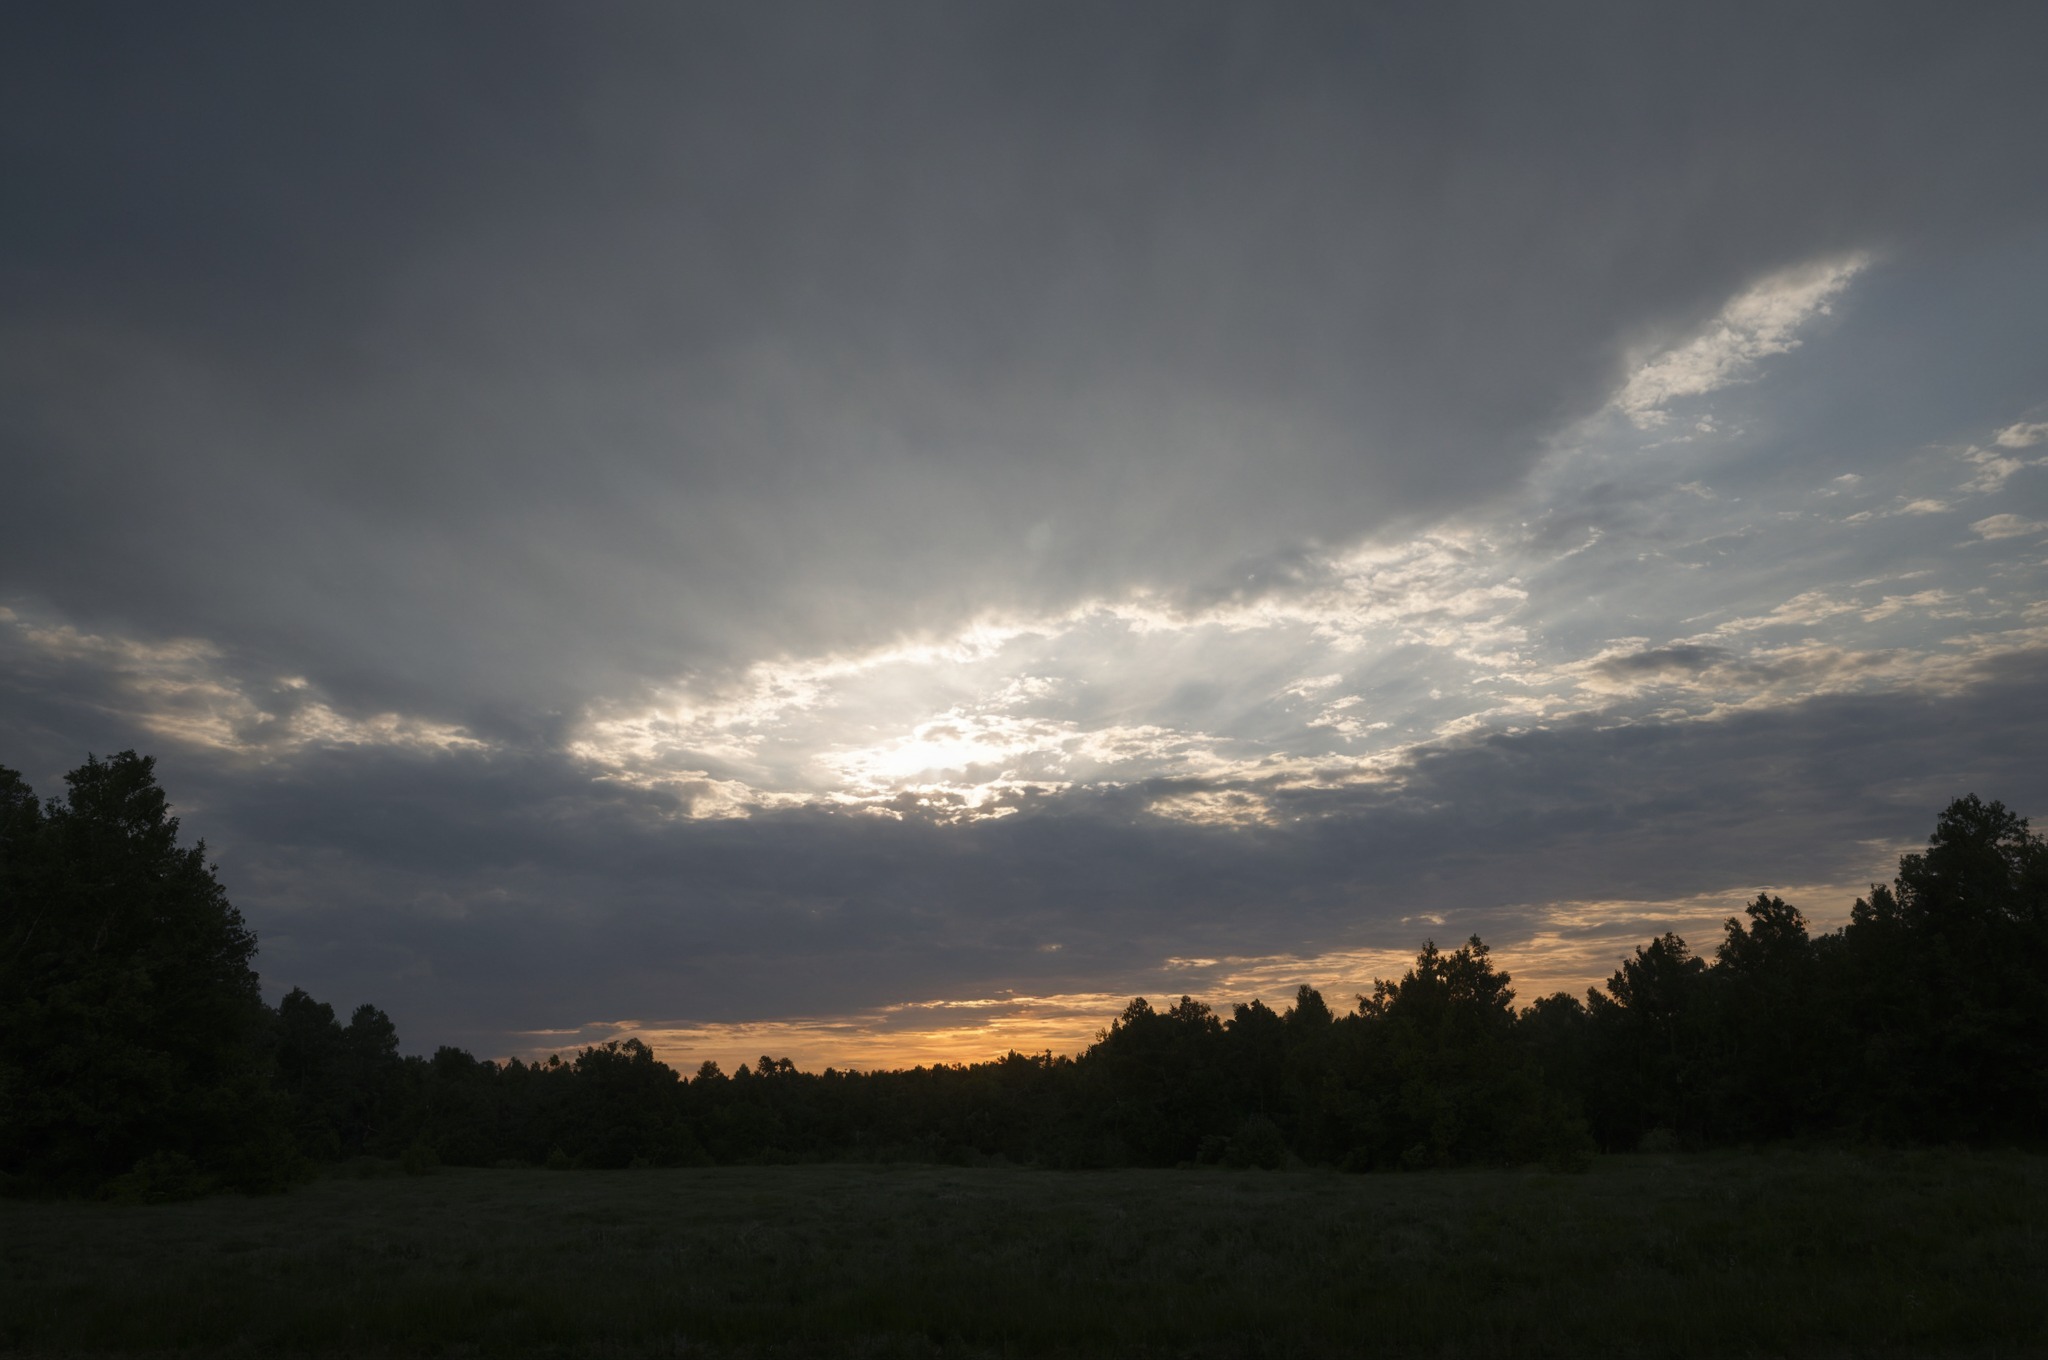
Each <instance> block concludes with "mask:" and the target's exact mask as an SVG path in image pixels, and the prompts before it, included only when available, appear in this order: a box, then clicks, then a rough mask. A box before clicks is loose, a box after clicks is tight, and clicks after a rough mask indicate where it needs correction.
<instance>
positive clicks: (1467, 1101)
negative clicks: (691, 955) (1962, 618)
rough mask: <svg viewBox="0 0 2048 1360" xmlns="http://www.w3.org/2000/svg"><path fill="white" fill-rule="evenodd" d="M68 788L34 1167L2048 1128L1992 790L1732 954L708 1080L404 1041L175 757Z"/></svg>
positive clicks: (106, 1178)
mask: <svg viewBox="0 0 2048 1360" xmlns="http://www.w3.org/2000/svg"><path fill="white" fill-rule="evenodd" d="M66 782H67V784H68V786H69V794H68V797H67V798H66V799H64V800H61V801H58V800H52V801H49V802H47V803H45V802H43V801H42V800H39V799H38V798H37V797H35V796H34V794H33V793H32V791H31V790H30V789H29V788H28V786H27V785H26V784H25V783H24V782H23V781H22V779H21V777H20V776H19V775H18V774H16V773H15V772H14V771H11V770H7V769H4V768H0V1177H4V1186H5V1188H6V1189H7V1190H8V1191H9V1192H10V1193H67V1192H69V1193H101V1194H109V1195H114V1196H119V1197H130V1198H144V1199H154V1198H170V1197H177V1196H182V1195H187V1194H193V1193H199V1192H202V1191H204V1190H207V1189H211V1188H236V1189H242V1190H249V1191H260V1190H275V1189H283V1188H285V1187H287V1186H289V1185H290V1184H291V1183H292V1182H294V1181H295V1180H298V1179H301V1178H303V1177H305V1176H308V1175H311V1174H313V1173H314V1172H315V1171H316V1170H317V1169H318V1168H319V1167H320V1166H321V1165H323V1164H337V1163H339V1164H350V1163H353V1164H355V1165H358V1166H369V1165H372V1163H370V1162H368V1161H365V1160H364V1159H382V1160H383V1161H384V1162H385V1163H395V1164H397V1165H401V1166H403V1167H404V1168H405V1169H407V1170H411V1171H423V1170H427V1169H429V1168H431V1167H433V1166H435V1165H438V1164H442V1163H448V1164H459V1165H471V1166H492V1165H499V1164H507V1163H511V1164H519V1165H545V1166H550V1167H570V1166H575V1167H600V1168H624V1167H634V1166H676V1165H703V1164H712V1163H732V1162H754V1163H762V1162H769V1163H772V1162H785V1161H811V1160H849V1159H861V1160H930V1161H950V1162H966V1163H972V1162H981V1161H994V1160H1007V1161H1010V1162H1015V1163H1026V1164H1036V1165H1044V1166H1050V1167H1062V1168H1088V1167H1109V1166H1130V1165H1142V1166H1176V1165H1182V1164H1202V1163H1220V1164H1224V1165H1229V1166H1263V1167H1272V1166H1279V1165H1283V1164H1293V1163H1296V1162H1302V1163H1310V1164H1319V1165H1330V1166H1337V1167H1341V1168H1344V1169H1346V1170H1354V1171H1377V1170H1383V1169H1411V1168H1424V1167H1440V1166H1458V1165H1468V1164H1474V1163H1493V1164H1510V1165H1513V1164H1524V1163H1538V1162H1540V1163H1544V1164H1548V1165H1551V1166H1555V1167H1560V1168H1572V1167H1576V1166H1582V1165H1584V1164H1585V1162H1586V1161H1587V1159H1588V1158H1589V1157H1590V1156H1591V1155H1592V1154H1593V1153H1594V1152H1596V1151H1625V1150H1631V1149H1636V1148H1641V1147H1646V1146H1647V1147H1658V1146H1662V1147H1681V1148H1693V1147H1702V1148H1703V1147H1712V1146H1720V1145H1731V1144H1754V1143H1761V1142H1767V1141H1772V1140H1784V1139H1815V1138H1820V1139H1845V1140H1876V1141H1886V1142H1937V1143H1949V1142H1971V1143H1999V1144H2022V1145H2037V1144H2039V1143H2041V1142H2042V1141H2043V1140H2044V1134H2048V845H2044V842H2043V840H2042V838H2041V837H2040V836H2039V835H2037V834H2034V833H2033V832H2031V831H2030V830H2029V828H2028V825H2027V822H2026V820H2025V819H2024V818H2021V817H2018V816H2016V815H2014V814H2013V813H2011V812H2009V811H2008V810H2007V809H2006V808H2005V807H2004V806H2003V805H2002V804H1999V803H1996V802H1993V803H1985V802H1982V801H1980V800H1979V799H1977V798H1976V797H1974V796H1972V797H1966V798H1962V799H1959V800H1957V801H1956V802H1954V803H1952V804H1950V805H1949V807H1948V808H1947V809H1946V810H1944V811H1943V812H1942V813H1941V814H1940V816H1939V818H1938V820H1937V822H1936V825H1935V829H1934V834H1933V836H1932V837H1931V839H1930V840H1929V843H1928V847H1927V849H1926V850H1925V851H1924V852H1921V853H1917V854H1909V855H1906V856H1905V857H1903V858H1902V859H1901V860H1900V861H1899V866H1898V873H1897V876H1896V878H1895V879H1894V880H1893V882H1892V883H1891V885H1890V886H1877V887H1873V888H1872V889H1871V891H1870V894H1869V896H1868V897H1866V898H1863V899H1860V900H1858V901H1857V902H1856V904H1855V907H1854V910H1853V912H1852V914H1851V917H1850V920H1849V922H1848V924H1847V925H1845V926H1844V927H1843V928H1842V929H1840V930H1838V931H1834V932H1832V933H1826V934H1819V935H1816V934H1814V933H1812V932H1811V931H1810V930H1809V929H1808V927H1807V924H1806V921H1805V919H1804V917H1803V916H1802V915H1801V913H1800V912H1799V910H1798V909H1797V908H1796V907H1794V906H1791V905H1789V904H1787V903H1785V902H1783V901H1781V900H1779V899H1778V898H1776V897H1772V896H1769V895H1762V894H1760V895H1759V896H1758V897H1757V899H1756V900H1755V901H1754V902H1752V903H1750V904H1749V906H1748V907H1747V909H1746V911H1745V913H1744V916H1745V919H1731V920H1729V921H1728V922H1727V923H1726V925H1725V927H1724V930H1723V934H1722V938H1721V939H1720V940H1719V941H1718V942H1717V943H1716V945H1715V947H1714V950H1713V954H1712V956H1711V957H1703V956H1701V955H1699V954H1696V953H1695V952H1694V951H1693V949H1692V948H1691V947H1689V946H1688V945H1687V943H1686V942H1685V941H1684V940H1682V939H1680V938H1679V937H1678V936H1676V935H1673V934H1666V935H1663V936H1660V937H1659V938H1657V939H1653V940H1650V941H1648V942H1647V943H1645V944H1644V945H1642V946H1641V947H1640V948H1638V949H1636V950H1635V952H1634V955H1633V957H1631V958H1629V959H1627V960H1626V961H1625V962H1623V963H1622V965H1621V967H1620V969H1619V970H1618V971H1617V972H1616V973H1615V974H1614V975H1613V977H1611V978H1610V979H1609V980H1608V982H1607V984H1606V986H1605V987H1604V988H1598V987H1596V988H1593V989H1590V990H1589V991H1588V992H1587V994H1586V996H1585V997H1584V998H1583V999H1581V998H1578V997H1574V996H1571V995H1569V994H1566V993H1558V994H1555V995H1552V996H1546V997H1541V998H1538V999H1536V1000H1535V1001H1534V1002H1533V1003H1532V1004H1529V1005H1527V1006H1525V1007H1522V1008H1520V1009H1518V1008H1517V1006H1516V996H1515V992H1514V989H1513V988H1512V986H1511V985H1510V979H1509V976H1508V975H1507V974H1506V973H1505V972H1503V971H1501V970H1500V969H1499V968H1498V967H1497V966H1496V965H1495V963H1494V960H1493V959H1492V957H1491V955H1490V954H1489V952H1488V950H1487V947H1486V945H1485V944H1484V943H1482V942H1481V941H1480V940H1479V939H1478V938H1477V937H1474V938H1472V939H1470V940H1468V941H1466V942H1465V943H1464V944H1462V945H1459V946H1458V947H1457V948H1455V949H1451V950H1444V949H1440V948H1438V947H1437V946H1436V945H1435V944H1434V943H1430V944H1427V945H1425V946H1424V947H1423V949H1422V951H1421V953H1420V954H1419V955H1418V956H1417V957H1416V960H1415V964H1414V966H1413V967H1412V968H1410V969H1409V970H1408V971H1407V972H1406V973H1405V974H1404V975H1403V976H1402V977H1401V978H1399V979H1398V980H1393V981H1382V982H1379V983H1377V984H1376V985H1375V987H1374V989H1373V992H1372V994H1371V995H1369V996H1361V997H1358V998H1356V1001H1355V1004H1353V1005H1352V1006H1350V1007H1349V1008H1347V1009H1345V1010H1343V1011H1341V1012H1340V1011H1338V1010H1335V1009H1333V1008H1332V1007H1331V1006H1330V1005H1329V1003H1328V1002H1327V1001H1326V1000H1325V999H1324V997H1323V996H1322V995H1320V994H1319V993H1318V992H1317V991H1315V990H1314V989H1313V988H1310V987H1306V986H1304V987H1302V988H1301V989H1300V990H1299V991H1298V992H1297V993H1296V994H1295V996H1294V998H1293V1000H1292V1004H1290V1005H1288V1006H1287V1007H1286V1009H1284V1010H1277V1011H1276V1010H1274V1009H1272V1008H1271V1007H1269V1006H1267V1005H1265V1004H1264V1003H1263V1002H1260V1001H1256V1000H1255V1001H1250V1002H1244V1003H1240V1004H1237V1005H1234V1006H1233V1007H1231V1009H1230V1012H1229V1013H1228V1014H1227V1015H1226V1014H1222V1013H1219V1012H1218V1011H1216V1010H1213V1009H1212V1008H1211V1007H1209V1006H1208V1005H1205V1004H1204V1003H1202V1002H1199V1001H1196V1000H1193V999H1190V998H1187V997H1183V998H1181V999H1180V1001H1179V1002H1178V1003H1176V1004H1174V1005H1172V1006H1170V1007H1168V1008H1166V1009H1163V1010H1159V1009H1154V1008H1153V1007H1152V1006H1150V1005H1149V1004H1147V1003H1146V1002H1145V1001H1144V1000H1142V999H1140V1000H1135V1001H1132V1002H1131V1003H1130V1004H1129V1005H1128V1006H1127V1007H1125V1008H1124V1010H1123V1012H1122V1013H1121V1014H1120V1015H1117V1016H1116V1017H1114V1018H1113V1019H1111V1020H1110V1021H1109V1023H1108V1025H1107V1027H1106V1028H1105V1029H1104V1030H1103V1031H1102V1032H1101V1033H1100V1035H1099V1036H1098V1038H1097V1041H1096V1042H1095V1043H1094V1044H1093V1045H1092V1046H1091V1047H1089V1048H1088V1049H1087V1050H1086V1051H1085V1052H1083V1053H1081V1054H1080V1055H1078V1056H1075V1057H1067V1056H1061V1055H1054V1054H1038V1055H1027V1054H1019V1053H1011V1054H1009V1055H1007V1056H1006V1057H1003V1058H1000V1059H997V1060H994V1061H990V1062H984V1063H975V1064H969V1065H966V1066H939V1067H930V1068H916V1069H912V1070H909V1071H887V1072H841V1071H834V1070H831V1069H827V1070H826V1071H824V1072H822V1073H807V1072H800V1071H797V1070H796V1069H795V1067H794V1065H793V1064H792V1063H790V1062H789V1061H788V1060H787V1059H775V1058H772V1057H765V1056H764V1057H762V1058H761V1059H760V1060H759V1062H758V1063H753V1064H744V1065H742V1066H741V1067H739V1069H738V1070H736V1071H734V1072H731V1073H725V1072H721V1071H720V1070H719V1069H718V1067H717V1065H716V1064H712V1063H706V1064H704V1065H703V1066H702V1067H701V1068H699V1069H698V1070H697V1071H696V1072H694V1073H693V1074H690V1075H688V1076H687V1077H686V1076H684V1075H682V1074H680V1073H678V1072H676V1071H675V1070H673V1069H671V1068H670V1067H668V1066H667V1065H665V1064H663V1063H662V1062H660V1061H658V1060H657V1058H656V1056H655V1054H654V1053H653V1052H652V1051H651V1050H649V1049H648V1048H646V1047H645V1046H644V1045H642V1044H640V1043H639V1042H637V1041H634V1040H626V1041H624V1042H622V1043H610V1044H605V1045H603V1046H601V1047H594V1048H587V1049H585V1050H584V1051H583V1052H581V1053H580V1054H578V1055H577V1056H576V1057H574V1058H573V1059H571V1060H567V1061H564V1060H562V1059H561V1058H559V1057H556V1058H550V1059H548V1060H547V1061H546V1062H544V1063H526V1062H522V1061H520V1060H518V1059H516V1058H515V1059H512V1060H510V1061H506V1062H492V1061H486V1060H480V1059H478V1058H475V1057H473V1056H471V1055H470V1054H468V1053H466V1052H463V1051H461V1050H459V1049H455V1048H442V1049H440V1050H438V1051H437V1052H436V1053H435V1054H434V1055H433V1057H431V1058H420V1057H407V1056H401V1054H400V1053H399V1040H398V1035H397V1032H396V1031H395V1029H394V1028H393V1026H392V1023H391V1021H390V1020H389V1018H387V1017H386V1016H385V1015H384V1014H383V1013H382V1012H381V1011H379V1010H377V1009H376V1008H375V1007H374V1006H368V1005H365V1006H361V1007H359V1008H357V1009H356V1011H355V1012H354V1013H353V1014H352V1015H351V1016H350V1017H349V1018H348V1021H347V1022H346V1023H343V1022H342V1021H341V1019H340V1018H339V1017H338V1016H337V1015H336V1014H335V1012H334V1010H333V1008H332V1007H331V1006H329V1005H327V1004H326V1003H323V1002H320V1001H317V1000H315V999H314V998H313V997H311V996H308V995H307V994H306V993H305V992H303V991H296V990H295V991H293V992H291V993H290V994H289V995H287V996H285V997H284V998H283V1000H282V1001H281V1002H280V1003H279V1004H278V1005H277V1006H276V1007H275V1008H272V1007H270V1006H268V1005H266V1004H265V1003H264V1001H263V999H262V995H261V992H260V990H259V987H258V982H257V977H256V974H255V972H254V970H253V968H252V966H251V960H252V959H253V957H254V954H255V949H256V939H255V936H254V935H253V934H252V933H251V932H250V931H249V930H248V929H247V928H246V926H245V925H244V923H243V921H242V918H241V916H240V914H239V913H238V912H237V911H236V910H235V908H234V907H233V906H232V905H231V904H230V902H229V901H228V898H227V895H226V893H225V891H224V890H223V889H222V887H221V885H220V883H219V882H218V881H217V879H216V877H215V875H214V871H213V869H212V867H211V866H209V865H208V864H207V862H206V857H205V846H204V845H203V844H200V845H195V846H190V847H186V846H181V845H180V844H179V843H178V822H177V819H176V818H173V817H171V816H170V815H169V814H168V810H167V804H166V799H165V795H164V793H163V791H162V790H161V789H160V788H159V787H158V786H157V784H156V781H155V775H154V766H153V762H152V761H151V760H150V759H148V758H145V757H140V756H137V755H136V754H134V753H133V752H124V753H122V754H120V755H117V756H114V757H111V758H109V759H107V760H104V761H102V760H96V759H93V760H88V761H87V762H86V763H85V765H83V766H81V767H80V768H79V769H77V770H75V771H73V772H72V773H71V774H70V775H69V776H67V780H66Z"/></svg>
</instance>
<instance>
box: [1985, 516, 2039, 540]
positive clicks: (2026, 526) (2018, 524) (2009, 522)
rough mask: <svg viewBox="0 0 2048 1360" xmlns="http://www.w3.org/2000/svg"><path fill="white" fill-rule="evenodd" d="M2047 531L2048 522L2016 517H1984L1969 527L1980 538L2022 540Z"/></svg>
mask: <svg viewBox="0 0 2048 1360" xmlns="http://www.w3.org/2000/svg"><path fill="white" fill-rule="evenodd" d="M2043 529H2048V521H2042V520H2034V519H2022V518H2020V517H2019V516H2018V515H1986V516H1985V517H1984V518H1983V519H1980V520H1978V521H1977V522H1976V523H1975V524H1972V525H1971V526H1970V530H1971V532H1973V533H1975V534H1976V535H1977V536H1978V537H1980V538H1990V539H1998V538H2023V537H2025V536H2026V535H2028V534H2038V533H2040V532H2041V531H2042V530H2043Z"/></svg>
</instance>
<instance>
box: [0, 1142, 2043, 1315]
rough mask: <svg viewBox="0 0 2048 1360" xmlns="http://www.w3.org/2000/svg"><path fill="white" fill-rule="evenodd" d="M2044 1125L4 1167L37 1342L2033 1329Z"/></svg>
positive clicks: (12, 1271)
mask: <svg viewBox="0 0 2048 1360" xmlns="http://www.w3.org/2000/svg"><path fill="white" fill-rule="evenodd" d="M2044 1210H2048V1160H2044V1159H2042V1158H2040V1157H2038V1156H2027V1155H2021V1154H1980V1153H1962V1152H1957V1153H1937V1152H1924V1153H1879V1154H1867V1155H1866V1154H1849V1153H1833V1152H1813V1153H1776V1154H1765V1155H1712V1156H1639V1157H1630V1158H1614V1159H1608V1160H1605V1161H1602V1162H1601V1163H1599V1164H1598V1165H1597V1166H1596V1167H1595V1168H1594V1169H1593V1170H1592V1171H1591V1172H1590V1173H1589V1174H1586V1175H1579V1176H1573V1175H1558V1174H1550V1173H1543V1172H1536V1171H1530V1172H1462V1173H1438V1174H1421V1175H1406V1176H1403V1175H1379V1176H1342V1175H1336V1174H1332V1173H1323V1172H1258V1171H1251V1172H1221V1171H1178V1172H1175V1171H1122V1172H1099V1173H1059V1172H1043V1171H1030V1170H1010V1169H948V1168H934V1167H924V1166H916V1167H913V1166H894V1167H881V1166H801V1167H763V1168H715V1169H704V1170H681V1171H634V1172H613V1173H606V1172H548V1171H444V1172H441V1173H439V1174H436V1175H432V1176H426V1177H402V1176H389V1177H384V1178H379V1179H362V1180H346V1179H330V1180H323V1181H320V1182H318V1183H316V1184H314V1185H311V1186H308V1187H306V1188H304V1189H301V1190H299V1191H297V1192H294V1193H292V1194H290V1195H287V1196H281V1197H273V1198H263V1199H243V1198H219V1199H211V1200H205V1201H200V1202H195V1203H184V1204H169V1205H156V1206H118V1205H107V1204H80V1203H75V1202H74V1203H54V1202H18V1201H17V1202H8V1203H0V1262H4V1268H5V1279H4V1283H0V1346H4V1347H5V1348H7V1349H9V1350H11V1351H14V1352H17V1353H23V1354H31V1355H32V1354H41V1353H60V1352H62V1353H79V1352H95V1351H98V1352H125V1353H135V1352H149V1353H157V1354H168V1353H183V1354H221V1353H228V1354H247V1355H258V1354H262V1355H271V1354H323V1355H324V1354H383V1353H406V1354H459V1355H471V1354H483V1355H500V1354H505V1355H535V1356H539V1355H563V1356H568V1355H576V1356H582V1355H591V1356H598V1355H672V1354H679V1355H725V1354H774V1355H791V1356H797V1355H820V1354H823V1355H859V1356H898V1355H901V1356H932V1355H947V1356H951V1355H962V1356H978V1355H1063V1354H1072V1355H1204V1356H1207V1355H1217V1356H1224V1355H1274V1356H1281V1355H1285V1356H1302V1355H1339V1354H1342V1355H1388V1354H1429V1355H1446V1356H1510V1355H1514V1356H1521V1355H1531V1354H1556V1355H1590V1354H1595V1353H1604V1354H1608V1355H1616V1354H1620V1355H1674V1356H1693V1355H1777V1354H1811V1355H1865V1354H1899V1355H1906V1354H1911V1355H1945V1354H1953V1355H2021V1354H2035V1353H2041V1352H2043V1351H2048V1302H2044V1301H2048V1221H2044Z"/></svg>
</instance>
